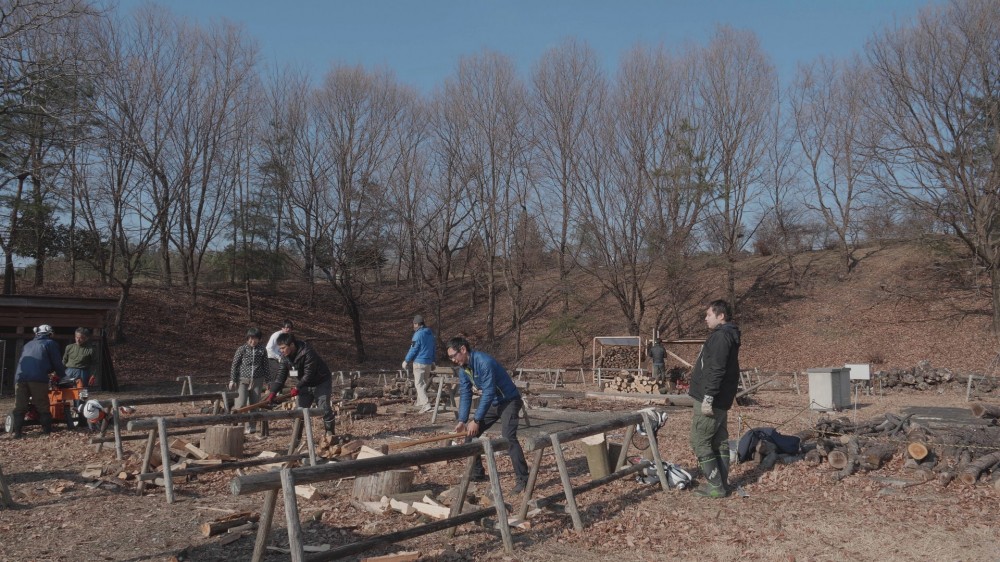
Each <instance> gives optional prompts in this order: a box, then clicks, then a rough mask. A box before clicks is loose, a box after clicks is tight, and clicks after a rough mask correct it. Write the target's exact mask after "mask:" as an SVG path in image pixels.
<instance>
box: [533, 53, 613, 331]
mask: <svg viewBox="0 0 1000 562" xmlns="http://www.w3.org/2000/svg"><path fill="white" fill-rule="evenodd" d="M531 81H532V86H533V89H532V92H531V93H532V115H533V117H534V119H533V124H534V137H535V143H536V150H537V152H538V158H537V172H536V173H535V174H534V175H533V177H534V179H535V180H536V182H537V185H538V188H537V189H538V195H537V198H538V202H539V203H538V212H537V217H538V220H539V225H540V226H541V227H542V228H543V230H544V232H545V233H546V234H547V238H548V239H549V240H551V241H552V244H553V245H554V247H555V249H556V259H557V262H558V269H559V287H560V289H559V290H560V291H561V293H562V310H563V313H566V312H568V311H569V295H570V293H571V292H572V287H570V284H569V274H570V272H571V271H572V270H573V267H574V265H575V261H576V252H577V249H575V248H574V247H573V246H572V245H571V235H572V233H573V231H574V230H575V228H576V226H575V220H574V217H575V216H576V211H577V209H578V207H579V198H580V193H581V192H582V191H583V190H584V189H586V186H585V184H584V178H583V176H582V170H581V168H582V164H581V159H582V158H583V157H584V155H585V144H586V128H587V126H588V125H589V123H590V122H591V120H593V119H595V118H597V112H598V111H599V109H600V107H601V105H602V104H603V103H604V100H603V96H604V95H606V92H607V85H606V84H605V80H604V76H603V75H602V73H601V70H600V66H599V64H598V61H597V56H596V54H595V53H594V52H593V50H591V49H590V48H589V47H588V46H586V45H584V44H582V43H579V42H576V41H567V42H565V43H563V44H562V45H560V46H558V47H555V48H553V49H551V50H549V51H548V52H546V53H545V54H544V55H542V59H541V61H539V63H538V64H537V65H536V66H535V69H534V72H533V73H532V77H531Z"/></svg>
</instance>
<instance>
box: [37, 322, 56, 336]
mask: <svg viewBox="0 0 1000 562" xmlns="http://www.w3.org/2000/svg"><path fill="white" fill-rule="evenodd" d="M51 333H52V326H49V325H48V324H42V325H41V326H39V327H37V328H35V334H36V335H41V334H51Z"/></svg>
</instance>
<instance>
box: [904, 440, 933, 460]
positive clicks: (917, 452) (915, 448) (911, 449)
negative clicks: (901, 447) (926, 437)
mask: <svg viewBox="0 0 1000 562" xmlns="http://www.w3.org/2000/svg"><path fill="white" fill-rule="evenodd" d="M906 453H907V454H908V455H910V458H911V459H914V460H918V461H919V460H923V459H924V458H925V457H926V456H927V455H928V454H930V449H929V448H928V447H927V444H926V443H924V442H922V441H911V442H910V443H907V445H906Z"/></svg>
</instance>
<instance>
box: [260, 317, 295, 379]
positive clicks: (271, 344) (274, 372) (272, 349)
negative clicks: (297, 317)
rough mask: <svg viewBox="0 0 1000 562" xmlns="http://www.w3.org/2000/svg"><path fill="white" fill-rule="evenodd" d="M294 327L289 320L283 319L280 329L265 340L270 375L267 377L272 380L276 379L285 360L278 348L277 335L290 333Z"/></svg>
mask: <svg viewBox="0 0 1000 562" xmlns="http://www.w3.org/2000/svg"><path fill="white" fill-rule="evenodd" d="M294 328H295V325H294V324H292V321H291V320H285V321H284V322H282V323H281V329H280V330H278V331H277V332H275V333H273V334H271V339H269V340H267V362H268V364H270V366H271V376H270V377H269V379H270V380H272V381H273V380H277V378H278V374H280V371H281V364H282V363H283V362H284V361H286V359H285V356H284V355H282V354H281V350H280V349H278V336H280V335H281V334H291V333H292V330H293V329H294Z"/></svg>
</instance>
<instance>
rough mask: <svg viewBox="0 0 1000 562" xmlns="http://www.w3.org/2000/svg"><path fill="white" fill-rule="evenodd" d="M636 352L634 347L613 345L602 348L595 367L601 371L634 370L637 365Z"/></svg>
mask: <svg viewBox="0 0 1000 562" xmlns="http://www.w3.org/2000/svg"><path fill="white" fill-rule="evenodd" d="M636 353H637V351H636V349H635V348H634V347H628V346H624V345H613V346H608V347H605V348H604V351H603V353H602V354H601V357H600V358H599V359H598V360H597V366H598V367H601V368H602V369H635V368H636V367H637V366H638V365H637V363H638V357H637V355H636Z"/></svg>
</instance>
